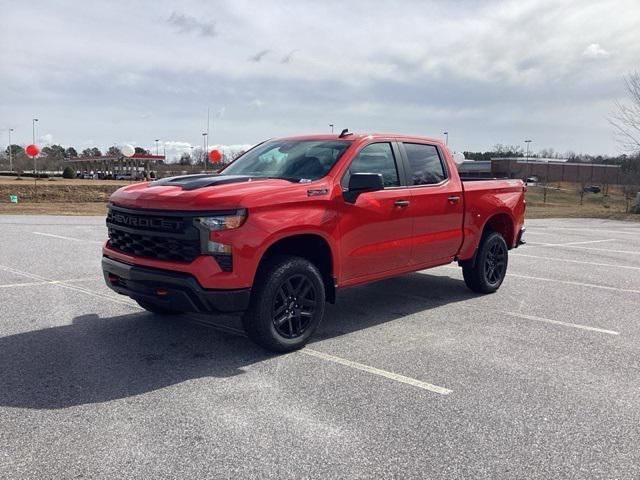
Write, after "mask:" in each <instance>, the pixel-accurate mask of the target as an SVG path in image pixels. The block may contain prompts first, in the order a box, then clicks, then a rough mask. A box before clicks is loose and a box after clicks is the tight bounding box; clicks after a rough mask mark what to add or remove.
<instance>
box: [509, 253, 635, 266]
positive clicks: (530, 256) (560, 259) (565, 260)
mask: <svg viewBox="0 0 640 480" xmlns="http://www.w3.org/2000/svg"><path fill="white" fill-rule="evenodd" d="M509 257H528V258H539V259H542V260H551V261H554V262H569V263H579V264H581V265H595V266H598V267H613V268H625V269H629V270H640V267H632V266H630V265H614V264H612V263H596V262H584V261H580V260H569V259H568V258H558V257H543V256H541V255H527V254H525V253H510V254H509Z"/></svg>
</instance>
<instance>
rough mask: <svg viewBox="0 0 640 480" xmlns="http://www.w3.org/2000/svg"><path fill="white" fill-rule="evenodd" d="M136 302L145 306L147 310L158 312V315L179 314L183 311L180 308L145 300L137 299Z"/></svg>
mask: <svg viewBox="0 0 640 480" xmlns="http://www.w3.org/2000/svg"><path fill="white" fill-rule="evenodd" d="M134 300H135V299H134ZM136 303H137V304H138V305H140V306H141V307H142V308H144V309H145V310H146V311H147V312H151V313H156V314H158V315H177V314H179V313H182V312H180V311H179V310H172V309H170V308H167V307H164V306H162V305H158V304H156V303H150V302H145V301H144V300H136Z"/></svg>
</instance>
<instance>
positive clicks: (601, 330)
mask: <svg viewBox="0 0 640 480" xmlns="http://www.w3.org/2000/svg"><path fill="white" fill-rule="evenodd" d="M504 313H505V314H506V315H509V316H511V317H517V318H523V319H525V320H535V321H537V322H545V323H553V324H555V325H562V326H565V327H572V328H578V329H581V330H589V331H592V332H598V333H606V334H608V335H620V332H616V331H614V330H606V329H604V328H598V327H590V326H588V325H581V324H579V323H570V322H561V321H560V320H552V319H550V318H544V317H538V316H535V315H525V314H523V313H515V312H504Z"/></svg>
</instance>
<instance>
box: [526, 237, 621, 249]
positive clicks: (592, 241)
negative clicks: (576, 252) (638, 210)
mask: <svg viewBox="0 0 640 480" xmlns="http://www.w3.org/2000/svg"><path fill="white" fill-rule="evenodd" d="M615 240H616V239H615V238H606V239H603V240H586V241H584V242H569V243H530V244H529V245H534V246H536V245H544V246H545V247H568V246H570V245H585V244H588V243H602V242H613V241H615Z"/></svg>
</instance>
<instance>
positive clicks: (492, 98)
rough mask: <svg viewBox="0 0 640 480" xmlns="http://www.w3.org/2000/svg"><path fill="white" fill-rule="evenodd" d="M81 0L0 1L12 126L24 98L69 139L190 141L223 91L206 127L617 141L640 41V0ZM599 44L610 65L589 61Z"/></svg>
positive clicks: (577, 146) (598, 147)
mask: <svg viewBox="0 0 640 480" xmlns="http://www.w3.org/2000/svg"><path fill="white" fill-rule="evenodd" d="M85 3H86V2H85ZM85 7H86V8H85ZM85 7H83V8H82V9H78V8H77V2H74V1H73V0H60V1H59V2H56V3H55V4H52V3H51V2H46V1H45V0H32V1H30V2H13V3H12V4H11V6H10V8H7V9H5V10H4V11H3V14H4V15H5V17H6V18H4V17H3V19H4V20H5V21H4V22H3V25H4V28H2V29H0V43H2V44H7V45H10V47H11V48H5V49H0V64H3V65H9V64H10V65H11V68H5V69H0V84H1V85H3V88H2V89H0V118H7V119H11V122H13V123H15V126H16V132H15V138H16V141H23V142H26V141H27V140H28V138H29V136H30V131H31V129H30V119H31V118H32V117H33V115H37V116H38V117H39V118H41V127H40V128H42V129H44V128H46V129H47V131H51V132H52V133H53V134H55V138H56V141H58V142H63V143H64V144H71V145H73V144H75V145H81V143H82V142H83V139H87V138H93V139H95V142H96V144H97V145H107V146H108V145H112V144H113V142H118V143H120V142H121V141H122V140H123V139H124V138H126V137H127V136H129V137H134V138H137V139H139V140H140V142H141V144H142V145H151V150H152V151H155V144H154V143H153V139H154V138H179V139H182V140H184V142H183V143H187V144H190V145H199V143H200V142H201V141H202V138H201V135H200V134H201V133H202V132H203V131H204V130H203V127H206V115H203V113H202V112H203V110H204V113H205V114H206V107H207V106H215V107H216V108H217V107H218V106H220V105H225V106H226V107H227V109H228V110H227V113H225V114H224V115H214V111H212V112H211V113H212V117H211V120H212V121H213V119H214V118H215V122H213V125H214V127H213V129H212V131H211V135H212V137H214V138H215V141H217V142H225V143H226V144H235V143H238V144H239V143H244V142H249V143H250V142H254V141H259V140H261V139H263V138H269V137H273V136H277V135H284V134H286V135H288V134H295V133H305V132H312V131H326V129H327V125H328V124H330V123H335V124H336V125H341V126H347V127H349V128H350V129H351V130H356V129H358V130H364V131H370V130H393V131H407V132H412V133H413V132H415V133H425V134H429V133H431V134H437V132H439V131H443V130H442V129H443V128H446V129H448V130H451V132H452V138H454V137H453V132H455V138H456V139H459V141H460V142H461V143H463V144H464V146H465V147H466V148H465V149H483V148H490V147H491V146H492V145H493V144H495V143H513V142H516V141H520V139H521V138H524V137H523V135H526V136H535V137H536V138H539V139H540V141H541V142H544V143H545V144H547V145H553V146H554V147H555V148H556V149H557V150H567V149H573V150H576V151H588V150H590V151H595V152H603V153H605V152H607V153H613V152H614V151H615V150H614V149H615V143H614V141H613V139H612V138H611V135H610V129H609V126H608V124H607V122H606V112H607V111H609V110H610V109H611V107H610V105H612V104H613V101H614V100H615V98H616V97H620V96H622V95H623V91H624V84H623V81H622V80H623V79H622V76H623V75H624V73H625V72H628V71H632V70H634V69H637V68H638V67H637V65H638V64H637V59H638V58H640V31H639V30H638V28H637V25H638V24H640V8H638V0H565V1H563V2H558V1H557V0H500V1H495V0H487V1H485V2H477V1H472V0H458V1H456V2H450V1H445V0H405V1H404V2H402V8H394V9H393V15H390V10H391V7H389V8H378V9H371V8H370V0H352V1H351V2H346V3H345V2H344V1H341V0H324V1H323V2H320V3H318V2H313V1H311V0H306V1H305V0H300V1H299V2H288V3H287V4H286V6H282V5H281V4H280V3H277V2H276V1H275V0H265V1H264V2H255V1H252V0H234V1H230V0H228V1H220V2H215V3H214V2H201V3H199V4H197V5H196V4H195V3H191V2H183V3H181V6H180V8H179V11H176V10H175V8H176V7H175V2H170V1H169V0H157V2H155V3H154V8H153V9H149V8H148V5H146V4H145V3H144V2H142V3H140V2H113V4H110V6H109V8H108V9H105V8H100V7H99V6H98V5H97V4H95V5H94V4H92V3H91V2H89V3H87V5H85ZM611 11H624V12H625V15H611ZM336 12H339V14H336ZM363 12H365V13H363ZM33 17H38V18H47V21H46V22H39V23H33V22H29V21H28V19H30V18H33ZM353 18H357V19H358V21H357V22H355V23H354V21H353ZM436 18H437V21H434V19H436ZM105 25H109V28H108V30H109V34H108V35H97V34H96V32H102V31H104V26H105ZM372 32H373V33H372ZM592 32H597V37H595V38H593V33H592ZM585 38H587V40H585ZM328 39H330V41H329V40H328ZM592 42H594V43H592ZM595 42H597V43H595ZM43 46H46V48H44V47H43ZM604 46H606V48H605V47H604ZM250 58H253V60H255V61H247V60H248V59H250ZM605 58H606V60H607V62H606V67H607V68H603V63H602V62H600V61H585V60H586V59H589V60H593V59H598V60H602V59H605ZM282 62H285V63H282ZM203 106H204V108H203ZM577 111H579V112H580V114H579V115H578V114H575V115H573V114H571V115H568V114H567V112H577ZM151 112H152V115H150V113H151ZM532 112H535V113H536V115H532V114H531V113H532ZM603 112H605V113H604V115H603ZM538 115H540V116H541V117H543V118H546V119H551V120H547V121H538V120H537V118H538ZM479 117H480V118H483V119H485V120H483V121H478V118H479ZM506 119H509V120H508V121H507V120H506ZM45 122H47V123H45ZM45 125H46V126H45ZM556 142H557V143H556ZM90 146H93V145H90ZM461 147H462V146H461ZM167 148H173V149H175V153H176V154H177V153H178V152H179V151H184V148H183V147H180V146H179V145H172V146H169V145H168V146H167ZM180 148H182V150H180Z"/></svg>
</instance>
